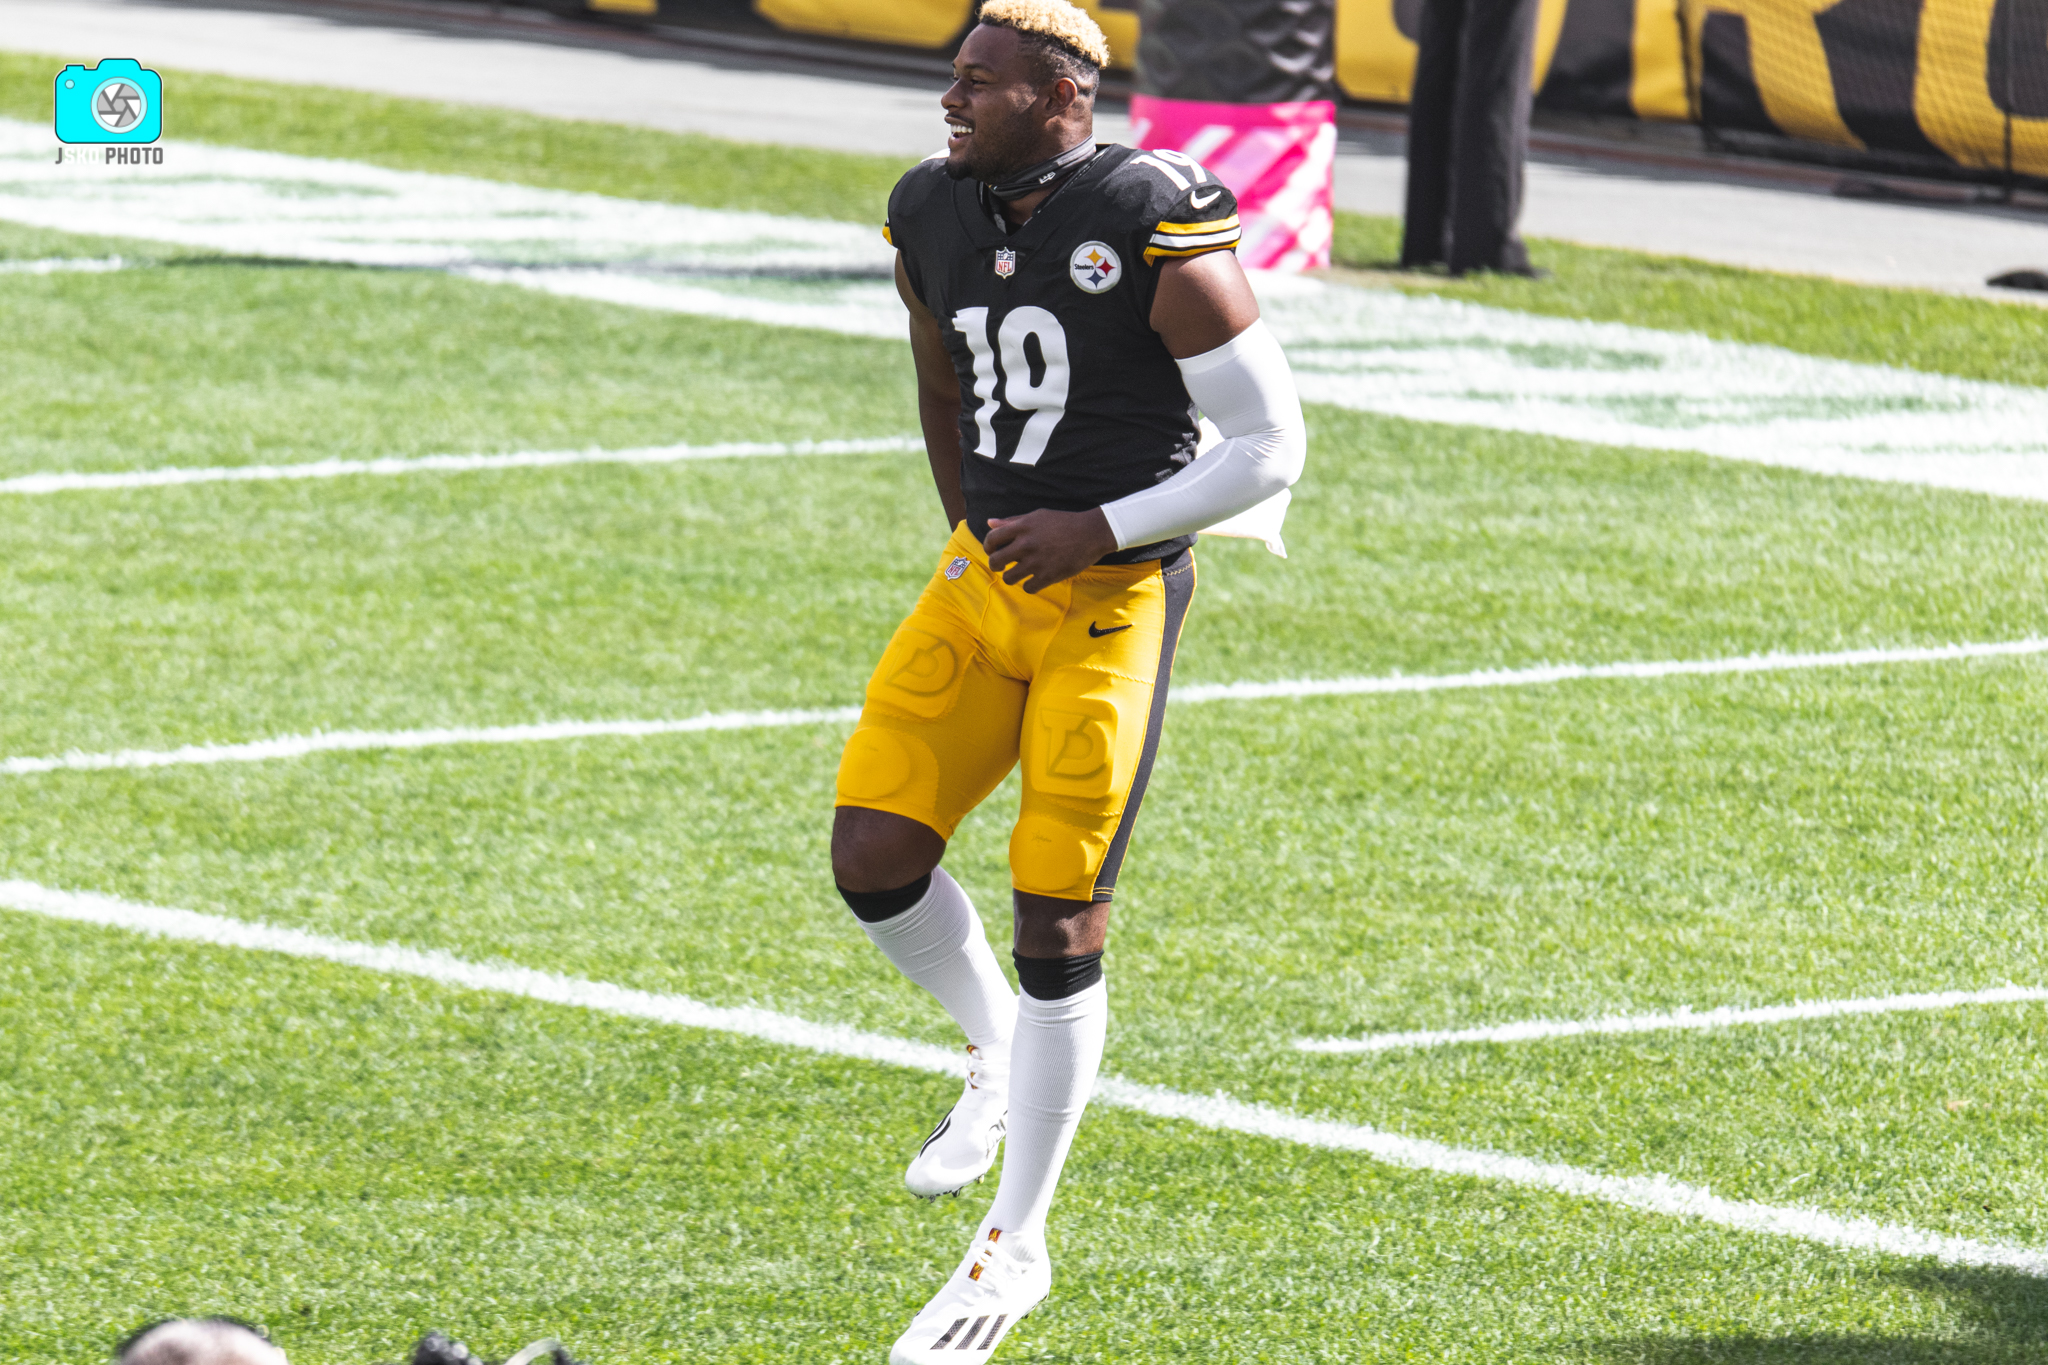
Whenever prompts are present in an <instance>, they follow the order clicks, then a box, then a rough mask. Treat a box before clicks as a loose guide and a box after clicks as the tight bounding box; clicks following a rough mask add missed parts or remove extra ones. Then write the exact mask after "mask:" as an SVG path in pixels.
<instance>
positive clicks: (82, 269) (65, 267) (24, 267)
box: [0, 256, 128, 275]
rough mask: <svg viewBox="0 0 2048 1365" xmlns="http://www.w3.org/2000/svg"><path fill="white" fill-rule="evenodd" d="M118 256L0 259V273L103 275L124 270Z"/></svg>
mask: <svg viewBox="0 0 2048 1365" xmlns="http://www.w3.org/2000/svg"><path fill="white" fill-rule="evenodd" d="M127 268H128V262H126V261H124V260H122V259H121V258H120V257H119V256H96V257H95V256H45V257H43V258H42V259H40V260H34V261H0V275H72V274H77V275H104V274H106V273H107V272H109V271H113V270H126V269H127Z"/></svg>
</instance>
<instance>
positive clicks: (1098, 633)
mask: <svg viewBox="0 0 2048 1365" xmlns="http://www.w3.org/2000/svg"><path fill="white" fill-rule="evenodd" d="M1129 629H1130V627H1129V626H1111V627H1110V628H1109V629H1108V630H1097V629H1096V628H1095V623H1094V622H1093V621H1090V622H1089V623H1088V634H1089V635H1090V636H1091V637H1092V638H1094V639H1097V640H1100V639H1101V638H1102V637H1103V636H1105V635H1114V634H1116V633H1117V632H1118V631H1120V630H1129Z"/></svg>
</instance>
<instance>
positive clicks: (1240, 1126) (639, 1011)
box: [0, 881, 2048, 1278]
mask: <svg viewBox="0 0 2048 1365" xmlns="http://www.w3.org/2000/svg"><path fill="white" fill-rule="evenodd" d="M0 906H4V907H5V908H8V909H12V910H18V911H21V912H23V913H26V914H32V915H40V916H43V917H44V918H47V919H54V920H67V921H70V922H73V923H80V924H92V925H98V926H101V927H105V928H112V929H122V930H126V931H129V932H131V933H139V934H146V935H150V936H152V937H156V938H167V939H175V940H180V941H184V942H191V943H205V944H211V945H214V946H218V947H227V948H241V949H246V950H249V951H255V952H271V953H283V954H286V955H288V956H291V957H299V958H311V959H316V960H319V961H325V962H333V963H338V964H340V965H343V966H349V967H359V968H364V969H366V970H369V971H375V972H382V973H385V974H388V975H394V976H410V977H418V978H422V979H425V980H428V981H433V982H437V983H439V984H442V985H448V986H455V987H459V988H463V989H468V990H480V991H492V992H495V993H498V994H502V995H513V996H520V997H524V998H526V999H530V1000H538V1001H542V1002H545V1003H548V1004H555V1005H567V1006H570V1007H572V1008H577V1009H586V1010H593V1011H596V1012H599V1013H603V1014H613V1015H622V1016H624V1017H627V1018H634V1019H651V1020H654V1021H657V1022H660V1023H667V1024H676V1025H680V1026H682V1027H685V1028H701V1029H707V1030H711V1031H714V1032H719V1033H727V1034H733V1035H737V1036H741V1037H747V1038H754V1039H758V1040H760V1041H763V1042H768V1043H773V1044H778V1045H781V1046H786V1047H797V1048H803V1049H805V1050H808V1051H811V1052H818V1053H824V1054H826V1055H828V1056H837V1057H847V1058H852V1059H856V1060H859V1061H866V1062H880V1063H883V1064H885V1065H890V1066H900V1067H906V1068H910V1069H913V1070H918V1071H927V1072H936V1073H938V1074H941V1075H946V1076H955V1075H957V1074H958V1073H959V1069H960V1064H959V1059H958V1055H957V1054H956V1053H955V1052H954V1051H953V1050H951V1049H948V1048H942V1047H936V1046H934V1045H932V1044H929V1043H918V1042H913V1041H911V1040H909V1039H905V1038H891V1037H887V1036H885V1035H882V1034H875V1033H866V1032H862V1031H860V1030H857V1029H851V1028H846V1027H844V1026H838V1025H831V1024H817V1023H812V1022H810V1021H809V1020H805V1019H799V1018H796V1017H794V1016H792V1015H786V1014H778V1013H776V1012H774V1011H772V1010H763V1009H755V1008H750V1007H731V1006H721V1005H709V1004H705V1003H703V1002H702V1001H697V1000H692V999H690V998H689V997H687V996H679V995H662V994H656V993H654V992H650V991H640V990H634V989H631V988H629V987H625V986H619V985H614V984H612V983H609V982H603V981H590V980H586V979H583V978H579V977H572V976H564V975H561V974H558V973H555V972H544V971H538V970H535V969H533V968H530V967H519V966H514V965H511V964H487V963H479V962H470V961H467V960H466V959H463V958H458V957H456V956H454V955H453V954H450V953H445V952H422V951H419V950H417V949H413V948H402V947H397V946H392V945H385V944H372V943H356V942H351V941H349V940H346V939H336V938H329V937H326V936H325V935H321V934H313V933H308V932H306V931H304V930H299V929H288V928H281V927H277V926H273V925H267V924H260V923H254V922H251V921H247V920H236V919H230V918H228V917H226V916H221V915H203V914H199V913H197V912H195V911H191V910H174V909H169V908H166V907H163V906H156V905H147V904H143V903H140V902H136V901H125V900H119V899H116V898H114V897H111V896H101V895H94V894H91V893H84V892H73V891H60V890H56V889H53V888H51V887H46V886H40V885H37V884H36V883H33V882H23V881H4V882H0ZM1095 1099H1096V1100H1097V1101H1099V1102H1102V1103H1105V1104H1108V1105H1112V1106H1114V1107H1116V1108H1120V1109H1131V1110H1136V1111H1137V1112H1139V1113H1143V1114H1149V1115H1151V1116H1153V1117H1155V1118H1164V1119H1175V1120H1179V1121H1181V1122H1184V1123H1190V1124H1194V1125H1196V1126H1198V1127H1202V1128H1207V1129H1211V1130H1214V1131H1218V1132H1227V1133H1237V1134H1241V1135H1243V1136H1247V1137H1259V1138H1268V1139H1271V1140H1274V1141H1278V1142H1287V1143H1293V1144H1295V1145H1298V1146H1304V1147H1314V1148H1321V1149H1324V1150H1329V1151H1340V1152H1356V1153H1358V1154H1360V1155H1362V1156H1369V1157H1372V1158H1373V1159H1375V1160H1377V1161H1381V1162H1384V1163H1386V1164H1388V1165H1391V1166H1398V1167H1403V1168H1406V1169H1408V1170H1415V1171H1427V1172H1431V1173H1434V1174H1438V1175H1449V1176H1462V1177H1469V1178H1472V1179H1477V1180H1485V1181H1489V1182H1494V1183H1499V1184H1507V1185H1520V1186H1525V1187H1529V1188H1534V1189H1541V1190H1547V1191H1550V1192H1552V1193H1555V1194H1562V1195H1566V1196H1569V1197H1573V1198H1581V1199H1592V1200H1597V1201H1600V1202H1603V1203H1608V1204H1617V1205H1620V1206H1622V1207H1624V1208H1629V1209H1634V1210H1636V1211H1638V1212H1641V1213H1651V1214H1659V1215H1664V1216H1667V1217H1675V1218H1695V1219H1698V1220H1700V1221H1702V1222H1706V1223H1712V1224H1716V1225H1718V1226H1721V1227H1725V1228H1731V1229H1735V1230H1737V1231H1741V1232H1755V1233H1763V1234H1765V1235H1768V1236H1773V1237H1786V1238H1793V1239H1796V1240H1799V1241H1805V1242H1814V1243H1819V1244H1820V1245H1823V1246H1829V1247H1835V1248H1838V1249H1841V1250H1846V1251H1861V1252H1873V1253H1877V1254H1880V1255H1888V1256H1906V1257H1919V1258H1926V1259H1930V1260H1934V1261H1938V1262H1940V1263H1942V1264H1944V1265H1956V1266H1982V1267H1989V1268H1995V1269H2000V1270H2010V1271H2016V1272H2018V1273H2020V1274H2023V1275H2029V1276H2034V1277H2036V1278H2048V1250H2044V1249H2037V1248H2032V1247H2023V1246H2015V1245H2012V1244H2010V1243H2003V1242H1990V1241H1980V1240H1976V1239H1972V1238H1967V1237H1950V1236H1946V1235H1943V1234H1940V1233H1933V1232H1928V1231H1925V1230H1923V1229H1920V1228H1915V1227H1908V1226H1905V1225H1902V1224H1897V1223H1883V1222H1879V1221H1877V1220H1875V1219H1870V1218H1854V1217H1841V1216H1838V1215H1836V1214H1831V1213H1827V1212H1825V1211H1823V1210H1820V1209H1814V1208H1803V1207H1799V1206H1796V1205H1794V1206H1778V1205H1771V1204H1762V1203H1757V1202H1754V1201H1751V1200H1743V1199H1724V1198H1722V1197H1721V1196H1719V1195H1716V1194H1715V1193H1714V1192H1713V1191H1712V1190H1709V1189H1707V1188H1706V1187H1704V1186H1700V1185H1691V1184H1686V1183H1684V1182H1681V1181H1677V1180H1673V1179H1671V1178H1670V1177H1668V1176H1662V1175H1647V1176H1616V1175H1603V1174H1601V1173H1599V1172H1597V1171H1588V1170H1584V1169H1582V1168H1580V1167H1576V1166H1568V1165H1565V1164H1563V1163H1561V1162H1550V1161H1533V1160H1530V1159H1528V1158H1525V1157H1518V1156H1512V1155H1509V1154H1507V1153H1504V1152H1495V1151H1489V1150H1487V1149H1485V1148H1477V1147H1454V1146H1451V1145H1449V1144H1447V1143H1441V1142H1434V1141H1431V1140H1429V1139H1426V1138H1411V1137H1403V1136H1401V1135H1399V1134H1397V1133H1388V1132H1384V1131H1382V1130H1380V1129H1377V1128H1372V1127H1369V1126H1367V1125H1364V1124H1354V1123H1342V1122H1338V1121H1335V1120H1331V1119H1317V1118H1310V1117H1307V1116H1305V1115H1301V1114H1296V1113H1292V1112H1289V1111H1287V1110H1284V1109H1279V1108H1275V1107H1273V1106H1269V1105H1263V1104H1247V1103H1245V1102H1243V1101H1240V1100H1235V1099H1232V1098H1230V1097H1229V1096H1227V1095H1191V1094H1186V1093H1183V1092H1180V1091H1176V1090H1169V1089H1167V1088H1165V1087H1163V1086H1156V1085H1145V1084H1141V1083H1139V1082H1136V1081H1127V1080H1122V1079H1119V1078H1117V1077H1114V1076H1105V1077H1103V1078H1102V1079H1101V1080H1100V1082H1099V1083H1098V1084H1097V1086H1096V1090H1095Z"/></svg>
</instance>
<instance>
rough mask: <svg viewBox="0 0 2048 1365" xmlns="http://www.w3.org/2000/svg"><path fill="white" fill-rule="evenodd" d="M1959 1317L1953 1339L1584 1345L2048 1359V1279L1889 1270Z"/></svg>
mask: <svg viewBox="0 0 2048 1365" xmlns="http://www.w3.org/2000/svg"><path fill="white" fill-rule="evenodd" d="M1887 1278H1890V1279H1892V1280H1894V1281H1896V1282H1898V1283H1901V1284H1902V1285H1904V1286H1905V1287H1907V1288H1908V1289H1910V1290H1912V1291H1913V1292H1914V1293H1915V1294H1918V1295H1923V1296H1926V1297H1930V1298H1933V1299H1936V1300H1939V1301H1941V1302H1943V1303H1945V1304H1946V1305H1948V1307H1949V1308H1950V1309H1951V1310H1952V1311H1953V1312H1954V1315H1955V1317H1956V1318H1957V1319H1958V1320H1959V1325H1958V1330H1957V1331H1956V1333H1955V1334H1954V1335H1952V1336H1931V1335H1927V1336H1922V1335H1898V1336H1893V1335H1883V1334H1865V1333H1840V1334H1827V1333H1810V1334H1809V1333H1801V1334H1796V1335H1787V1336H1759V1335H1750V1334H1741V1335H1730V1336H1711V1337H1708V1336H1684V1337H1676V1336H1672V1337H1627V1338H1621V1339H1618V1340H1611V1341H1602V1342H1593V1343H1588V1349H1587V1350H1586V1351H1585V1353H1584V1355H1583V1356H1582V1357H1580V1358H1585V1359H1592V1360H1597V1361H1600V1362H1602V1363H1603V1365H2019V1363H2020V1362H2023V1361H2024V1362H2038V1361H2041V1360H2044V1359H2048V1283H2044V1282H2043V1281H2041V1280H2038V1279H2035V1278H2033V1277H2032V1276H2027V1275H2020V1274H2015V1273H2012V1272H2008V1271H1997V1270H1976V1269H1969V1268H1962V1267H1956V1268H1947V1269H1940V1270H1915V1271H1908V1272H1903V1273H1898V1274H1894V1275H1891V1276H1889V1277H1887Z"/></svg>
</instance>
